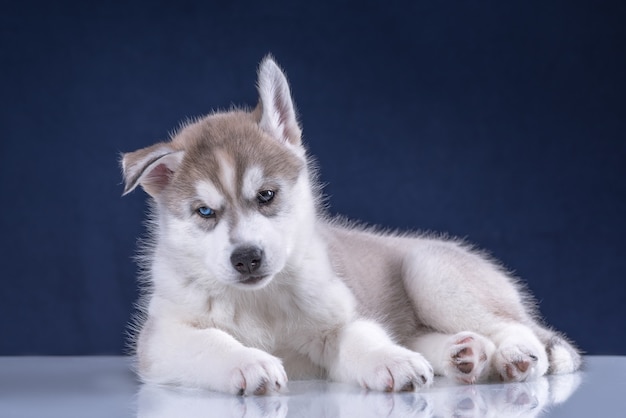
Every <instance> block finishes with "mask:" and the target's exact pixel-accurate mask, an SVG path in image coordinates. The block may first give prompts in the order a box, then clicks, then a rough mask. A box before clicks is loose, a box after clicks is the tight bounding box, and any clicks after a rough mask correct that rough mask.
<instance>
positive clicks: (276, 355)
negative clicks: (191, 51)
mask: <svg viewBox="0 0 626 418" xmlns="http://www.w3.org/2000/svg"><path fill="white" fill-rule="evenodd" d="M258 92H259V96H260V98H259V103H258V105H257V107H256V108H255V109H254V110H252V111H246V110H232V111H228V112H221V113H214V114H211V115H209V116H206V117H205V118H202V119H199V120H197V121H194V122H192V123H188V124H187V125H185V126H184V127H183V128H181V129H180V130H179V131H178V132H177V133H176V134H175V135H173V138H172V139H171V140H170V141H166V142H160V143H157V144H155V145H152V146H149V147H147V148H143V149H140V150H137V151H134V152H130V153H127V154H124V155H123V159H122V169H123V176H124V181H125V190H124V194H127V193H130V192H131V191H132V190H134V189H135V188H136V187H137V186H141V187H142V188H143V189H144V190H145V191H146V192H147V193H148V194H149V195H150V196H151V198H152V199H151V203H152V213H151V220H150V223H149V226H150V239H149V240H148V241H149V242H148V243H147V245H146V248H144V249H143V252H142V254H143V255H142V258H143V260H142V261H143V267H144V270H145V271H144V275H145V279H146V282H147V286H146V289H145V304H144V306H143V315H141V316H142V319H141V321H139V323H138V324H137V330H138V333H137V336H136V341H135V343H136V354H137V362H138V364H137V368H138V372H139V375H140V377H141V378H142V379H143V380H144V381H146V382H156V383H165V384H178V385H183V386H191V387H201V388H208V389H211V390H216V391H222V392H228V393H232V394H239V395H248V394H270V393H275V392H279V391H281V390H284V389H285V388H286V385H287V376H288V375H289V376H290V377H291V378H298V379H300V378H306V377H317V378H320V377H322V378H329V379H332V380H335V381H339V382H350V383H353V384H356V385H360V386H362V387H364V388H367V389H371V390H377V391H413V390H417V389H419V388H422V387H425V386H428V385H430V384H431V382H432V381H433V375H434V374H437V375H443V376H448V377H450V378H452V379H455V380H456V381H458V382H461V383H474V382H479V381H485V380H498V381H523V380H527V379H533V378H536V377H538V376H541V375H543V374H545V373H570V372H573V371H575V370H577V369H578V368H579V366H580V364H581V357H580V355H579V353H578V351H577V350H576V349H575V348H574V347H573V346H572V345H571V344H570V343H569V342H567V340H566V339H565V337H564V336H562V335H561V334H559V333H557V332H555V331H553V330H551V329H550V328H547V327H545V326H544V325H542V324H541V323H540V322H539V320H538V319H537V316H536V314H535V311H534V307H533V305H532V303H531V302H530V301H529V297H528V296H527V295H526V294H525V293H524V292H523V291H522V289H521V288H520V286H519V284H518V283H517V282H516V280H514V279H513V278H511V277H510V276H509V275H508V274H507V273H506V272H504V271H503V270H502V269H501V268H500V267H499V266H498V265H497V264H495V263H494V262H492V261H491V260H489V259H488V258H487V257H485V256H484V255H483V254H481V253H480V252H476V251H474V250H472V249H471V248H469V247H468V246H467V245H465V244H463V243H460V242H458V241H455V240H449V239H441V238H437V237H433V236H420V235H400V234H387V233H381V232H378V231H376V230H371V229H366V228H362V227H356V226H354V225H351V224H350V223H347V222H345V221H339V220H336V219H335V220H334V219H329V217H327V216H326V215H325V214H324V211H323V208H321V207H320V206H321V205H320V203H319V201H320V199H319V195H320V190H319V186H318V185H317V184H316V182H315V173H314V172H313V170H312V168H311V165H310V162H309V160H308V159H307V153H306V150H305V148H304V146H303V144H302V140H301V129H300V125H299V123H298V121H297V118H296V113H295V110H294V105H293V102H292V98H291V93H290V89H289V85H288V83H287V80H286V78H285V75H284V74H283V72H282V71H281V69H280V68H279V67H278V66H277V64H276V63H275V62H274V60H273V59H272V58H271V57H269V56H268V57H266V58H265V59H264V60H263V61H262V62H261V64H260V67H259V70H258Z"/></svg>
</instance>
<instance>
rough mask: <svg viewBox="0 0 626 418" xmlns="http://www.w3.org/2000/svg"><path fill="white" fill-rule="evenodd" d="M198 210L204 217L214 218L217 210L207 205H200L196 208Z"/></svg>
mask: <svg viewBox="0 0 626 418" xmlns="http://www.w3.org/2000/svg"><path fill="white" fill-rule="evenodd" d="M196 212H197V213H198V215H200V216H202V217H203V218H213V217H214V216H215V211H214V210H213V209H211V208H209V207H207V206H200V207H199V208H198V209H196Z"/></svg>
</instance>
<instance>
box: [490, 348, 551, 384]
mask: <svg viewBox="0 0 626 418" xmlns="http://www.w3.org/2000/svg"><path fill="white" fill-rule="evenodd" d="M493 366H494V368H495V372H496V373H497V376H498V377H499V379H500V380H501V381H504V382H523V381H525V380H527V379H529V378H534V377H538V376H541V375H543V374H544V373H545V372H546V369H547V358H546V353H545V351H544V350H543V349H536V348H533V347H532V344H529V345H526V344H524V343H519V342H518V344H507V343H505V344H502V345H501V346H500V347H498V349H497V350H496V353H495V354H494V357H493Z"/></svg>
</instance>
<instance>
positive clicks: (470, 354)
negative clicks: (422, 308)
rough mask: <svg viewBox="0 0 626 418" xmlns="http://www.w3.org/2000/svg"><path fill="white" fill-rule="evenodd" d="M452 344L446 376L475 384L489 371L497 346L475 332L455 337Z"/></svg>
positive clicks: (461, 333) (451, 341) (463, 333)
mask: <svg viewBox="0 0 626 418" xmlns="http://www.w3.org/2000/svg"><path fill="white" fill-rule="evenodd" d="M450 344H451V345H450V348H449V350H448V355H449V360H448V361H447V362H446V364H445V366H444V367H445V375H446V376H450V377H452V378H454V379H455V380H457V381H459V382H462V383H475V382H476V381H477V380H479V379H480V377H481V376H482V375H483V373H484V372H485V371H486V370H487V369H488V366H489V363H490V361H491V356H492V354H493V352H494V350H495V345H494V344H493V343H492V342H491V341H489V340H488V339H487V338H485V337H483V336H482V335H478V334H476V333H473V332H460V333H458V334H456V335H454V336H453V337H452V339H451V340H450Z"/></svg>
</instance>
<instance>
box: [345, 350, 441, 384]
mask: <svg viewBox="0 0 626 418" xmlns="http://www.w3.org/2000/svg"><path fill="white" fill-rule="evenodd" d="M359 372H360V373H358V377H357V379H358V381H359V383H360V384H361V386H363V387H364V388H366V389H372V390H378V391H385V392H412V391H414V390H417V389H419V388H421V387H426V386H429V385H430V384H431V383H432V381H433V369H432V367H431V366H430V364H428V361H426V359H425V358H424V357H422V355H421V354H418V353H416V352H414V351H411V350H408V349H406V348H403V347H399V346H391V347H385V348H381V349H378V350H375V351H372V352H371V353H369V354H368V355H367V356H366V358H365V359H364V367H363V369H362V370H360V371H359Z"/></svg>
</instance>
